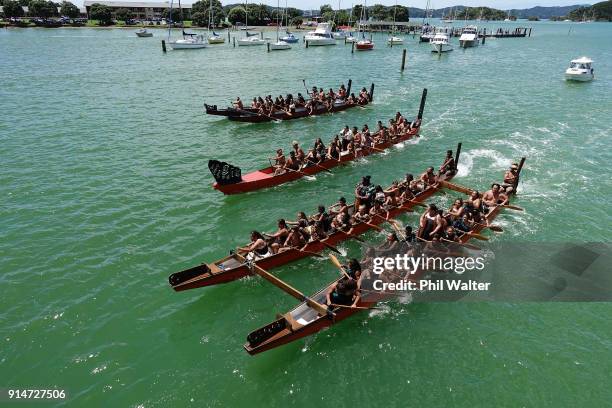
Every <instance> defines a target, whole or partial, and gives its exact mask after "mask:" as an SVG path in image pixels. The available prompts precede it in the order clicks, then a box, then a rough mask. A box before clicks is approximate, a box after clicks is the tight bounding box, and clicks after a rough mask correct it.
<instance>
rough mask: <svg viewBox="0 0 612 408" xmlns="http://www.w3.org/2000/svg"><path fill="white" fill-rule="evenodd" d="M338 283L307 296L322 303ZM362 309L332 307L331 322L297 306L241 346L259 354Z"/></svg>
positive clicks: (489, 218)
mask: <svg viewBox="0 0 612 408" xmlns="http://www.w3.org/2000/svg"><path fill="white" fill-rule="evenodd" d="M501 209H502V207H499V206H496V207H494V208H493V209H492V210H491V211H490V212H489V214H487V216H486V219H487V221H488V222H489V224H490V223H491V222H492V221H493V220H494V219H495V217H497V215H498V214H499V212H500V211H501ZM484 228H486V227H485V226H484V225H477V226H476V227H475V228H474V229H472V231H471V232H472V233H476V234H478V233H480V232H481V231H482V230H483V229H484ZM470 239H471V238H470V236H468V235H467V234H464V235H463V236H462V237H461V239H460V242H461V243H466V242H467V241H469V240H470ZM422 276H423V271H419V272H417V273H416V274H414V275H412V276H410V277H409V278H408V279H409V280H413V281H418V280H419V279H420V278H421V277H422ZM337 281H338V280H336V281H334V282H332V283H331V284H329V285H327V286H326V287H325V288H323V289H321V290H320V291H318V292H317V293H316V294H315V295H313V296H312V297H311V299H313V300H314V301H316V302H319V303H325V295H326V293H327V291H328V290H329V288H330V287H331V286H332V285H334V284H335V283H336V282H337ZM388 296H389V295H384V294H379V295H377V298H378V299H375V300H374V301H367V302H359V304H358V306H359V307H364V308H371V307H373V306H375V305H376V303H378V302H380V301H383V300H385V299H387V298H388ZM362 310H363V309H349V308H336V310H335V311H334V312H335V315H334V316H333V319H332V318H330V317H329V316H321V315H319V314H318V313H317V312H316V311H315V310H314V309H312V308H311V307H310V306H308V305H307V304H306V303H305V302H303V303H301V304H300V305H298V306H297V307H295V308H294V309H292V310H291V311H290V312H288V313H286V314H285V315H283V317H281V318H279V319H277V320H275V321H274V322H272V323H270V324H268V325H266V326H263V327H261V328H259V329H257V330H255V331H253V332H251V333H250V334H249V335H248V336H247V343H246V344H245V345H244V349H245V350H246V351H247V352H248V353H249V354H251V355H255V354H258V353H262V352H264V351H267V350H271V349H273V348H276V347H279V346H282V345H284V344H287V343H290V342H293V341H295V340H299V339H301V338H303V337H306V336H310V335H313V334H315V333H317V332H319V331H321V330H323V329H325V328H326V327H329V326H331V325H333V324H336V323H337V322H339V321H342V320H344V319H346V318H347V317H350V316H352V315H354V314H356V313H358V312H360V311H362Z"/></svg>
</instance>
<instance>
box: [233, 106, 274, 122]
mask: <svg viewBox="0 0 612 408" xmlns="http://www.w3.org/2000/svg"><path fill="white" fill-rule="evenodd" d="M236 110H237V111H238V112H240V113H246V114H247V115H251V116H265V117H266V118H268V119H270V120H273V121H274V122H277V123H278V122H280V121H281V120H280V119H277V118H273V117H272V116H268V115H266V114H265V113H259V112H258V113H254V112H249V111H245V110H243V109H238V108H236Z"/></svg>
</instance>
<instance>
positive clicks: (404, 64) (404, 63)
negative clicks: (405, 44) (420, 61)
mask: <svg viewBox="0 0 612 408" xmlns="http://www.w3.org/2000/svg"><path fill="white" fill-rule="evenodd" d="M405 66H406V49H405V48H404V49H403V50H402V71H404V67H405Z"/></svg>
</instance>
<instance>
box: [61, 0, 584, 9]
mask: <svg viewBox="0 0 612 408" xmlns="http://www.w3.org/2000/svg"><path fill="white" fill-rule="evenodd" d="M123 1H130V0H123ZM135 1H137V0H135ZM144 1H159V2H162V1H164V0H144ZM196 1H197V0H183V2H184V3H186V4H189V3H195V2H196ZM243 2H244V0H221V3H222V4H223V5H225V4H235V3H243ZM251 2H255V3H264V4H268V5H271V6H276V0H250V1H249V3H251ZM395 2H396V0H369V1H368V2H367V4H368V5H370V6H371V5H373V4H384V5H387V6H392V5H394V4H395ZM431 2H432V7H433V8H435V9H439V8H443V7H451V6H457V5H462V6H470V7H480V6H483V7H491V8H496V9H500V10H507V9H524V8H530V7H534V6H572V5H574V4H589V3H591V2H589V1H580V0H431ZM73 3H74V4H77V5H82V4H83V1H82V0H77V1H74V0H73ZM280 3H281V6H283V5H284V0H281V1H280ZM358 3H363V0H341V1H340V8H344V9H347V8H349V7H350V6H351V4H358ZM287 4H288V6H289V7H296V8H299V9H302V10H304V9H318V8H319V7H320V6H321V5H323V4H331V5H332V6H333V7H334V8H338V0H287ZM397 4H399V5H402V6H407V7H418V8H423V9H424V8H425V5H426V4H427V0H410V1H406V0H397Z"/></svg>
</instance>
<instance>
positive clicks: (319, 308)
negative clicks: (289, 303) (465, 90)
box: [248, 262, 329, 316]
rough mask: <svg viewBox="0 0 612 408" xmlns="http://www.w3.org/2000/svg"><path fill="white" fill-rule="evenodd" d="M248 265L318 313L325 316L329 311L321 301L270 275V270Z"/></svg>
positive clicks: (252, 264) (252, 263) (253, 264)
mask: <svg viewBox="0 0 612 408" xmlns="http://www.w3.org/2000/svg"><path fill="white" fill-rule="evenodd" d="M248 266H249V268H250V269H251V270H254V271H255V273H257V274H258V275H259V276H261V277H262V278H264V279H265V280H267V281H268V282H270V283H271V284H273V285H274V286H276V287H278V288H280V289H282V290H284V291H285V292H287V293H288V294H290V295H291V296H293V297H294V298H296V299H298V300H299V301H302V302H306V304H307V305H308V306H310V307H312V308H313V309H314V310H316V311H317V313H319V314H320V315H322V316H326V315H327V314H328V313H329V311H328V309H327V307H325V306H324V305H322V304H321V303H319V302H317V301H315V300H313V299H311V298H309V297H308V296H306V295H304V294H303V293H302V292H300V291H299V290H297V289H295V288H294V287H293V286H291V285H289V284H288V283H285V282H283V281H282V280H280V279H279V278H277V277H276V276H274V275H272V274H271V273H270V272H268V271H266V270H265V269H263V268H261V267H259V266H258V265H257V264H255V263H254V262H251V263H249V265H248Z"/></svg>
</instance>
